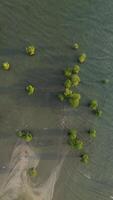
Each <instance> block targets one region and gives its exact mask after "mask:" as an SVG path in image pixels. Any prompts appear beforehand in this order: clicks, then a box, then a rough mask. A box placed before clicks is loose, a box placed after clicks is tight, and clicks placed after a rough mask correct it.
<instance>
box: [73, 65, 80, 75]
mask: <svg viewBox="0 0 113 200" xmlns="http://www.w3.org/2000/svg"><path fill="white" fill-rule="evenodd" d="M72 72H73V74H78V73H79V72H80V66H79V65H74V67H73V69H72Z"/></svg>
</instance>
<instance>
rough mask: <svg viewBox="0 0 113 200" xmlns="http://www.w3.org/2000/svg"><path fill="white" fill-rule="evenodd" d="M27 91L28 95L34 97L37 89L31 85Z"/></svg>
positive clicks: (27, 87)
mask: <svg viewBox="0 0 113 200" xmlns="http://www.w3.org/2000/svg"><path fill="white" fill-rule="evenodd" d="M26 91H27V93H28V95H32V94H34V93H35V87H34V86H33V85H31V84H29V85H28V86H26Z"/></svg>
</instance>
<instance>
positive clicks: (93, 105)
mask: <svg viewBox="0 0 113 200" xmlns="http://www.w3.org/2000/svg"><path fill="white" fill-rule="evenodd" d="M89 106H90V108H91V109H92V110H96V109H97V108H98V102H97V100H92V101H91V102H90V104H89Z"/></svg>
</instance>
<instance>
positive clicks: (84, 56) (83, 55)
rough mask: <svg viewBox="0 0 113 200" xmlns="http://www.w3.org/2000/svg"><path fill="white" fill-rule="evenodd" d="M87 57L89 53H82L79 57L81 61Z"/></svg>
mask: <svg viewBox="0 0 113 200" xmlns="http://www.w3.org/2000/svg"><path fill="white" fill-rule="evenodd" d="M86 59H87V55H86V54H85V53H83V54H81V55H80V56H79V58H78V61H79V63H81V64H82V63H84V62H85V61H86Z"/></svg>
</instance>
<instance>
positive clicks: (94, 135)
mask: <svg viewBox="0 0 113 200" xmlns="http://www.w3.org/2000/svg"><path fill="white" fill-rule="evenodd" d="M96 133H97V132H96V130H95V129H89V131H88V134H89V135H90V137H92V138H96Z"/></svg>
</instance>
